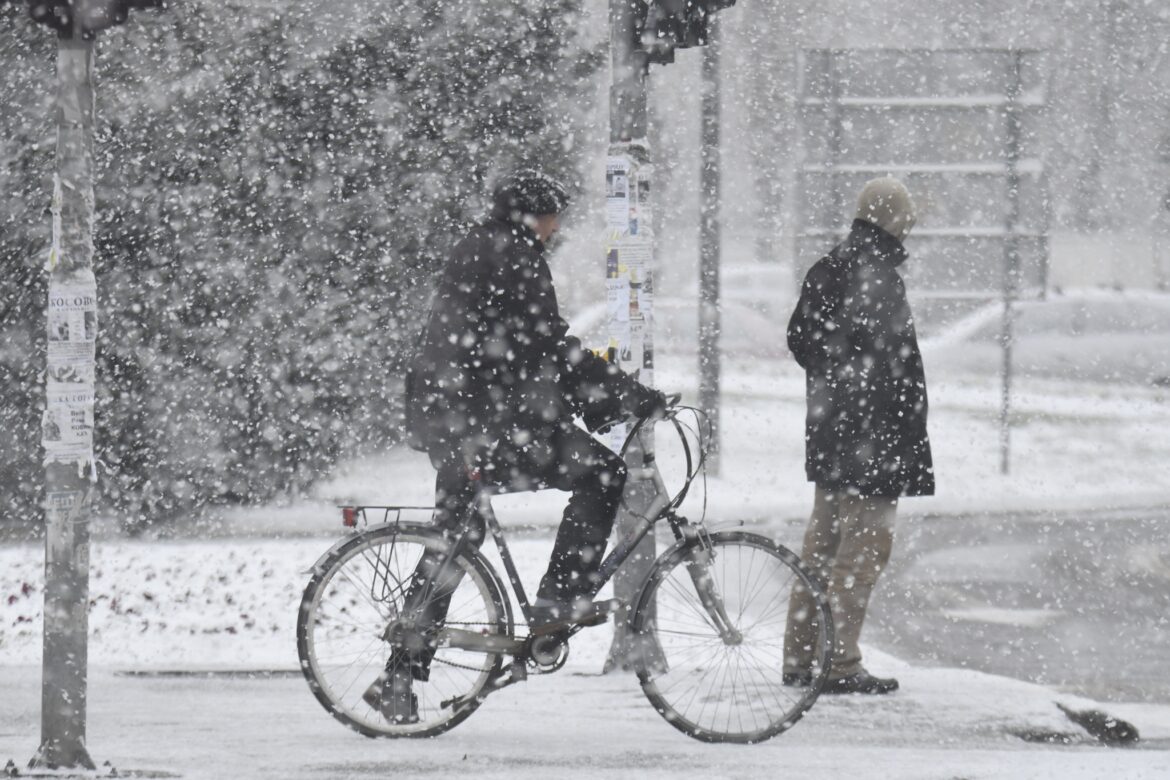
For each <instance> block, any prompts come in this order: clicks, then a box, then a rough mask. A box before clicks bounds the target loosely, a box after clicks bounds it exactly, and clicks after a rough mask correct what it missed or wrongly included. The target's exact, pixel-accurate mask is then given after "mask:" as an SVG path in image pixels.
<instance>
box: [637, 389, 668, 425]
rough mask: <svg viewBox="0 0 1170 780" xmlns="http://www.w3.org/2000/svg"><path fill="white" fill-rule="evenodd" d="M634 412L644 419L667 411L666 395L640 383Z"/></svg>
mask: <svg viewBox="0 0 1170 780" xmlns="http://www.w3.org/2000/svg"><path fill="white" fill-rule="evenodd" d="M637 394H638V397H637V401H636V402H635V404H634V414H635V415H636V416H638V417H641V418H642V419H643V420H644V419H646V418H648V417H653V416H655V415H659V414H663V413H665V412H666V396H665V395H663V394H662V393H660V392H659V391H657V390H655V389H654V388H652V387H646V386H645V385H638V390H637Z"/></svg>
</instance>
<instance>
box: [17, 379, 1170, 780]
mask: <svg viewBox="0 0 1170 780" xmlns="http://www.w3.org/2000/svg"><path fill="white" fill-rule="evenodd" d="M659 384H660V386H663V387H666V388H678V389H681V390H683V391H685V392H688V393H690V394H693V389H694V388H693V379H690V378H689V377H688V375H687V373H686V372H682V371H679V372H674V373H672V371H671V370H669V369H667V370H664V371H660V372H659ZM725 389H726V391H727V396H726V406H725V411H724V424H725V439H724V453H725V455H724V459H723V472H722V476H721V477H719V478H713V479H711V480H709V485H708V488H709V490H708V499H709V500H708V515H709V521H710V522H711V523H712V524H715V525H718V524H721V523H725V522H749V523H756V522H758V523H760V524H761V525H762V526H763V527H764V528H766V529H767V530H768V531H769V532H770V533H773V534H774V535H776V536H777V537H778V538H780V539H781V541H783V542H784V543H786V544H789V545H792V544H794V543H795V539H796V538H798V535H799V532H800V529H801V527H802V525H803V522H804V518H805V516H806V514H807V511H808V506H809V502H810V496H811V494H810V490H809V487H808V486H807V485H806V483H805V482H804V480H803V469H802V462H803V453H802V451H801V435H802V417H803V385H802V382H801V378H800V377H799V375H797V374H796V373H795V372H793V371H791V370H789V369H788V368H786V367H784V366H775V365H772V364H767V363H763V364H755V365H751V366H738V367H734V366H733V367H729V370H728V371H727V373H726V375H725ZM931 391H932V415H931V434H932V439H933V441H934V447H935V461H936V465H937V470H938V475H939V486H940V490H939V495H938V496H936V497H934V498H931V499H918V500H914V501H907V502H905V505H904V510H903V511H904V515H905V516H906V517H907V518H908V522H910V521H913V518H923V517H924V516H927V515H931V516H937V515H942V516H946V515H949V514H954V513H961V514H964V515H969V514H972V513H973V514H980V513H988V514H991V515H996V516H1001V515H1002V513H1007V512H1014V513H1017V514H1019V515H1020V516H1021V517H1024V518H1028V517H1032V516H1035V517H1036V518H1039V519H1043V518H1045V517H1047V516H1048V515H1049V514H1050V513H1051V512H1053V511H1056V510H1062V511H1066V512H1067V511H1073V512H1074V513H1075V511H1076V510H1078V509H1084V510H1092V511H1098V510H1102V509H1108V508H1112V509H1124V508H1126V507H1146V508H1151V507H1154V508H1158V507H1161V508H1165V507H1167V506H1170V472H1168V470H1167V469H1166V468H1165V464H1166V463H1168V462H1170V441H1167V439H1166V438H1165V436H1164V433H1163V432H1164V431H1165V430H1166V425H1167V423H1170V405H1168V404H1167V401H1166V400H1165V398H1164V397H1163V396H1161V395H1159V393H1158V391H1153V390H1140V389H1132V388H1131V389H1124V388H1118V387H1106V386H1092V385H1085V384H1083V383H1082V384H1077V385H1075V386H1070V385H1069V384H1068V383H1055V382H1054V383H1040V382H1027V383H1025V384H1024V385H1023V387H1022V388H1021V392H1020V393H1019V395H1018V396H1017V399H1016V405H1015V407H1014V408H1015V410H1016V412H1015V423H1016V426H1015V428H1014V430H1013V453H1014V456H1013V471H1012V473H1011V474H1010V475H1009V476H1003V475H1001V474H1000V473H999V460H998V451H997V444H998V428H997V423H996V404H997V401H998V388H997V387H996V386H995V384H994V383H993V382H991V381H989V380H979V379H957V380H954V381H946V380H942V381H936V382H935V383H934V384H932V387H931ZM660 449H661V450H663V452H662V455H663V460H664V462H665V466H664V468H665V470H666V471H667V472H668V473H669V472H670V471H671V468H672V467H673V466H675V465H677V457H678V452H677V450H673V451H672V449H671V446H670V444H669V440H668V439H667V437H665V436H662V437H660ZM431 480H432V473H431V471H430V469H429V466H428V465H427V463H426V461H425V459H424V458H422V457H421V456H419V455H417V454H415V453H410V452H406V451H399V450H396V451H392V452H390V453H388V454H386V455H384V456H379V457H375V458H368V459H361V460H356V461H353V462H350V463H347V464H345V465H344V466H343V467H342V468H340V469H339V470H338V472H337V473H336V474H335V475H334V477H333V478H332V479H331V480H329V481H328V482H326V483H325V484H323V485H322V486H321V488H320V489H319V491H318V493H317V495H316V496H314V497H313V498H311V499H309V500H305V501H300V502H296V503H294V504H292V505H289V506H279V507H277V506H274V507H267V508H263V509H259V510H256V509H253V510H247V511H236V512H230V513H224V514H223V515H222V516H220V517H219V518H217V519H216V520H215V521H214V522H212V523H209V524H204V525H199V526H192V527H189V528H186V529H184V532H183V533H180V534H177V535H175V536H174V537H173V538H151V539H139V540H126V539H121V538H118V537H117V536H116V535H114V534H111V533H109V532H108V530H107V531H106V532H101V531H100V529H99V533H98V535H97V538H96V540H95V542H94V543H93V547H92V563H91V586H90V591H91V598H92V609H91V618H90V627H91V634H92V640H91V650H90V663H91V668H92V669H93V676H92V683H91V691H90V695H91V698H90V720H89V723H90V730H89V734H90V738H89V744H90V747H91V750H92V752H93V754H94V756H95V757H96V758H97V759H98V760H99V762H100V761H102V760H106V759H109V760H111V761H112V762H113V763H114V764H115V765H117V766H118V767H119V768H121V769H123V770H131V769H138V770H141V769H155V770H164V771H168V772H175V773H179V774H182V775H183V776H184V777H216V778H218V777H229V776H232V777H249V778H250V777H281V778H286V777H287V778H295V777H306V778H315V777H322V778H334V777H337V778H341V777H373V776H381V775H389V774H394V775H395V776H403V777H413V776H431V777H447V776H455V775H462V774H473V775H475V776H479V777H509V778H516V777H521V778H523V777H548V776H555V777H569V776H580V777H592V776H596V775H598V774H601V773H604V774H606V775H607V776H615V777H667V776H672V777H677V776H688V777H689V776H694V777H700V776H701V777H743V776H775V775H776V774H782V773H785V772H792V773H794V774H798V775H799V776H800V777H802V778H818V777H839V776H841V775H843V774H846V773H850V774H856V772H857V771H858V767H864V772H863V774H864V776H866V777H898V778H903V777H907V778H940V777H966V778H976V777H980V778H983V777H986V778H1000V777H1020V778H1023V777H1027V778H1034V777H1053V778H1058V777H1059V778H1090V777H1093V778H1095V777H1127V778H1128V777H1150V778H1160V777H1167V778H1170V702H1165V701H1160V700H1154V701H1149V702H1146V703H1126V702H1116V701H1110V702H1109V703H1108V704H1106V705H1093V703H1092V702H1089V701H1087V700H1084V699H1077V698H1076V697H1072V696H1070V695H1068V694H1065V693H1057V692H1054V691H1053V690H1050V689H1048V688H1044V687H1042V686H1038V685H1034V684H1031V683H1027V682H1022V681H1018V680H1012V679H1008V678H1004V677H996V676H992V675H987V674H981V673H979V672H975V671H971V670H959V669H949V668H945V667H940V666H939V665H937V664H934V665H932V666H931V667H922V666H918V665H910V664H907V663H906V662H904V661H902V660H899V659H898V658H894V657H892V656H889V655H887V654H883V653H881V652H879V651H878V650H876V649H874V648H872V647H871V648H868V649H867V659H868V663H869V665H870V667H871V668H872V669H873V671H875V672H877V673H891V674H896V675H897V676H898V677H899V679H900V680H901V681H902V686H903V690H902V691H900V692H899V693H898V694H896V695H894V696H892V697H889V698H884V699H868V698H866V699H861V698H844V699H833V698H825V699H822V700H821V701H820V702H818V704H817V705H816V707H815V708H814V709H813V711H812V712H811V713H810V714H809V716H808V717H807V718H806V719H805V720H804V721H802V722H801V723H800V724H799V725H798V726H797V727H796V728H795V729H793V730H792V731H791V732H789V733H787V734H785V735H783V736H782V737H780V738H777V739H776V740H773V741H772V742H770V743H767V744H765V745H762V746H756V747H749V748H739V747H726V746H706V745H701V744H699V743H696V742H693V741H691V740H689V739H687V738H685V737H684V736H682V735H680V734H678V733H677V732H675V731H674V730H673V729H671V728H670V727H669V726H668V725H667V724H666V723H665V722H664V721H662V720H661V719H660V718H659V717H658V716H657V715H656V714H655V713H654V711H653V709H652V708H651V707H650V706H649V705H648V703H646V701H645V700H644V698H643V697H642V695H641V693H640V691H639V690H638V687H637V683H636V680H635V679H634V678H633V677H632V676H631V675H627V674H618V675H610V676H605V677H601V676H598V675H597V672H598V670H599V669H600V668H601V665H602V659H603V657H604V653H605V651H606V649H607V647H608V643H609V642H608V632H609V629H608V628H599V629H593V630H591V631H590V632H586V633H585V634H582V635H581V636H580V637H578V638H576V639H575V640H574V644H573V656H572V658H571V659H570V663H569V665H568V667H567V668H566V669H564V670H563V671H562V672H561V673H559V674H557V675H553V676H551V677H547V678H537V679H534V680H531V681H530V682H528V683H526V684H525V685H522V686H517V687H514V688H511V689H509V690H506V691H502V692H500V693H498V694H496V695H494V696H493V697H492V698H491V699H490V700H489V701H488V702H487V704H486V705H485V706H484V708H483V710H482V711H481V712H479V713H477V714H476V715H475V716H473V717H472V718H471V720H470V721H468V722H467V723H466V724H464V725H462V726H461V727H459V728H458V729H456V730H455V731H454V732H452V733H450V734H447V735H444V736H443V737H441V738H440V739H438V740H436V741H424V742H410V743H403V742H396V743H389V742H371V741H368V740H365V739H362V738H360V737H358V736H357V735H355V734H352V733H350V732H348V731H347V730H345V729H344V728H343V727H342V726H340V725H338V724H337V723H335V722H334V721H333V720H332V719H330V718H329V716H328V715H327V714H326V713H325V712H324V711H323V710H321V708H320V707H319V705H318V704H317V703H316V701H315V700H314V699H313V698H312V696H311V695H310V693H309V691H308V689H307V687H306V686H305V684H304V682H303V680H301V679H300V677H299V673H297V672H296V655H295V647H294V642H293V626H294V623H295V617H296V605H297V602H298V600H299V597H300V590H301V588H302V587H303V585H304V582H305V580H306V576H305V571H306V570H307V569H308V568H309V567H310V566H311V565H312V563H313V561H314V560H315V559H316V558H317V557H318V556H319V555H320V554H321V553H323V552H324V551H325V550H326V549H327V548H328V546H329V545H330V544H331V543H332V538H331V537H335V536H338V535H340V534H341V533H342V531H343V529H342V528H341V526H340V521H339V515H338V513H337V511H336V510H335V509H333V508H332V507H331V505H332V504H333V503H334V502H337V501H345V502H354V501H360V502H377V501H383V502H395V503H405V504H414V503H422V504H425V503H428V501H429V499H430V489H431ZM563 501H564V495H563V494H560V493H556V492H544V493H538V494H522V495H516V496H507V497H503V498H501V499H499V501H498V503H497V508H498V510H499V513H500V515H501V517H502V519H503V520H504V521H505V523H506V524H508V525H510V526H512V527H513V529H514V534H515V536H514V546H513V552H514V554H516V555H517V558H518V563H519V565H520V567H521V570H522V571H523V572H525V573H526V575H527V576H528V577H529V579H530V580H532V581H534V580H535V579H536V578H537V576H539V573H540V572H541V571H542V569H543V564H544V561H545V560H546V559H547V555H548V552H549V549H550V548H551V543H552V540H551V533H550V529H551V527H552V526H553V525H554V524H555V523H556V522H557V521H558V519H559V513H560V507H561V505H562V503H563ZM684 511H687V512H689V513H691V514H695V515H697V514H698V513H699V512H700V511H701V507H700V497H698V496H696V498H695V499H694V500H693V501H691V502H690V506H689V507H688V508H686V509H685V510H684ZM1033 513H1034V514H1033ZM42 554H43V553H42V550H41V548H40V546H39V545H34V544H23V545H7V546H2V547H0V692H2V693H0V762H2V761H4V760H7V759H8V758H13V759H15V760H16V761H17V763H18V764H20V763H22V762H23V761H25V760H27V758H28V757H30V756H31V755H32V753H33V751H34V750H35V747H36V740H37V734H38V731H39V728H38V718H39V680H38V678H39V674H38V668H37V667H38V664H39V657H40V631H41V609H42V599H43V590H42V578H43V573H42V568H43V564H42ZM936 557H937V556H936ZM993 557H994V556H993ZM1000 557H1002V558H1003V560H1004V561H1006V563H1004V564H1003V565H1010V562H1011V560H1012V557H1011V556H1010V555H1007V556H1006V557H1005V556H1000ZM924 560H925V559H924ZM930 560H934V559H933V558H932V559H930ZM927 562H929V561H927ZM936 563H937V561H936ZM1001 574H1002V572H1001ZM911 579H913V578H911ZM908 581H910V580H908ZM530 584H534V583H532V582H530ZM947 608H948V609H950V607H947ZM972 608H973V607H970V606H969V605H968V606H967V607H963V609H967V612H964V613H962V614H959V615H958V616H957V617H956V616H955V615H951V616H950V617H951V618H953V619H956V620H965V621H972V620H975V621H983V622H987V623H989V624H996V621H997V620H1001V622H1002V619H1004V618H1003V615H1004V614H1006V613H1004V611H1003V609H1001V610H1000V611H999V612H994V613H992V612H986V610H985V612H979V613H978V614H973V613H970V609H972ZM988 608H991V607H988ZM1005 609H1006V608H1005ZM953 611H954V610H953V609H952V612H953ZM1048 619H1049V617H1048V615H1046V614H1045V613H1044V612H1043V611H1042V610H1034V611H1032V612H1028V613H1027V614H1026V615H1019V614H1015V613H1012V614H1011V620H1012V621H1015V624H1016V625H1021V623H1020V621H1021V620H1023V621H1024V622H1025V623H1027V624H1028V626H1029V627H1030V628H1032V629H1035V628H1037V627H1041V628H1042V626H1043V624H1044V621H1045V620H1048ZM1028 621H1031V622H1030V623H1028ZM258 670H262V671H264V672H271V671H275V672H277V673H276V674H262V675H260V676H256V675H255V674H254V673H255V672H257V671H258ZM239 671H244V672H249V673H251V674H246V675H243V676H240V675H238V674H234V672H239ZM191 673H195V674H194V676H192V674H191ZM176 674H177V675H178V676H175V675H176ZM1056 701H1061V702H1064V703H1065V704H1067V705H1071V706H1073V707H1091V706H1102V707H1103V708H1104V709H1106V710H1107V711H1108V712H1109V713H1111V714H1113V715H1116V716H1119V717H1123V718H1127V719H1129V720H1130V721H1132V722H1133V723H1134V724H1135V725H1136V726H1137V728H1138V729H1139V731H1140V732H1141V735H1142V742H1141V743H1140V746H1139V747H1138V748H1135V749H1124V750H1121V749H1105V748H1103V747H1099V746H1097V745H1096V744H1095V743H1093V742H1092V741H1091V740H1090V738H1089V737H1088V736H1087V734H1086V733H1085V732H1084V731H1083V730H1081V729H1080V728H1079V727H1077V726H1075V725H1073V724H1072V723H1071V722H1069V721H1068V720H1067V718H1065V716H1064V715H1062V714H1061V713H1060V711H1059V710H1058V709H1057V708H1056V706H1055V704H1054V702H1056ZM1045 734H1050V735H1063V736H1064V737H1065V738H1066V739H1067V740H1069V741H1070V742H1071V744H1062V745H1054V744H1045V743H1034V742H1029V741H1027V740H1026V739H1024V738H1023V736H1021V735H1033V736H1036V735H1045Z"/></svg>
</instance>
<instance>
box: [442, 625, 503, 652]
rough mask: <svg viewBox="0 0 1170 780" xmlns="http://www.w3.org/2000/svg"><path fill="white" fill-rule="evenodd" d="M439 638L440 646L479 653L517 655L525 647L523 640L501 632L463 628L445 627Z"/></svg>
mask: <svg viewBox="0 0 1170 780" xmlns="http://www.w3.org/2000/svg"><path fill="white" fill-rule="evenodd" d="M438 640H439V641H438V645H439V647H453V648H455V649H457V650H471V651H472V652H477V653H504V654H507V655H517V654H519V653H520V652H521V651H522V650H523V649H524V642H523V641H522V640H519V639H514V638H513V637H510V636H502V635H500V634H481V633H480V632H478V631H467V630H465V629H462V628H444V629H443V630H442V631H440V632H439V636H438Z"/></svg>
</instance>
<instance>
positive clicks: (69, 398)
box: [25, 0, 163, 770]
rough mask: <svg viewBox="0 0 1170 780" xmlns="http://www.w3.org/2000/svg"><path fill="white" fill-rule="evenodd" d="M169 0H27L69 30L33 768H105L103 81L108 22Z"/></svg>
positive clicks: (60, 97) (61, 108)
mask: <svg viewBox="0 0 1170 780" xmlns="http://www.w3.org/2000/svg"><path fill="white" fill-rule="evenodd" d="M162 4H163V0H25V5H26V6H27V7H28V13H29V16H30V17H31V18H32V20H33V21H34V22H37V23H39V24H43V25H45V26H46V27H48V28H49V29H51V30H53V31H54V32H55V33H56V34H57V150H56V173H55V176H54V182H53V248H52V250H51V251H50V252H49V262H48V269H47V270H48V272H49V299H48V305H47V308H46V315H47V316H46V321H47V329H48V340H47V344H48V348H47V355H46V364H47V365H46V371H45V377H46V378H45V410H44V413H43V415H42V417H41V445H42V447H43V448H44V464H45V502H44V508H45V620H44V650H43V655H42V661H41V667H42V672H41V744H40V747H39V748H38V749H37V753H36V755H35V756H33V759H32V761H30V762H29V768H30V769H50V770H56V769H94V768H95V767H94V763H93V759H92V758H90V756H89V751H88V750H87V749H86V746H85V723H86V696H87V687H88V675H89V644H88V643H89V512H90V508H91V507H92V505H93V497H94V494H95V492H96V490H97V465H96V460H95V459H94V454H93V431H94V396H95V392H96V365H97V364H96V354H97V330H98V321H97V279H96V278H95V277H94V273H93V221H94V191H93V181H94V138H93V136H94V113H95V112H94V91H93V74H94V60H95V56H96V53H95V49H96V44H95V43H94V39H95V38H96V36H97V34H98V32H100V31H102V30H106V29H109V28H110V27H116V26H118V25H121V24H124V23H125V22H126V20H127V18H128V17H129V14H130V11H131V9H139V8H159V7H161V6H162Z"/></svg>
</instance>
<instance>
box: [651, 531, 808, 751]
mask: <svg viewBox="0 0 1170 780" xmlns="http://www.w3.org/2000/svg"><path fill="white" fill-rule="evenodd" d="M785 555H787V553H783V552H782V551H781V550H779V549H777V547H776V546H775V545H774V543H772V542H770V541H768V540H767V539H764V538H762V537H759V536H755V535H753V534H749V533H740V532H721V533H719V534H714V535H712V557H711V559H710V561H709V562H708V564H707V572H706V576H707V577H709V578H710V579H709V580H705V579H699V578H698V577H697V576H695V577H692V576H691V574H692V573H691V571H690V570H689V569H688V563H689V562H688V560H687V559H686V554H685V553H683V554H679V555H678V556H677V557H676V558H674V559H673V560H672V561H671V562H670V564H668V565H670V566H671V567H672V568H671V569H670V570H669V571H667V572H665V573H661V572H660V573H658V574H657V578H658V579H657V587H656V589H655V591H654V592H653V593H652V597H653V599H654V601H653V603H654V604H655V611H656V616H655V618H654V619H652V620H650V621H649V622H648V623H646V624H645V625H644V630H645V631H648V632H650V633H651V634H652V635H653V636H655V637H656V640H657V642H658V647H659V650H660V652H661V653H662V655H663V660H664V661H665V665H664V666H663V669H662V670H661V671H658V670H656V669H655V668H654V667H653V666H651V665H648V666H647V667H646V668H643V669H641V670H640V671H639V675H640V677H641V678H642V681H643V687H644V688H646V692H647V695H648V696H649V697H650V698H651V700H652V701H654V702H655V703H656V706H658V707H659V709H660V710H662V711H663V712H664V714H665V715H666V717H667V719H668V720H669V721H670V722H671V723H672V724H674V725H676V726H678V727H679V728H680V729H682V730H683V731H685V732H686V733H688V734H691V735H692V736H698V737H700V738H702V739H707V740H712V741H724V740H731V741H736V742H754V741H758V740H761V739H767V738H768V737H771V736H773V735H775V734H776V733H778V732H780V731H783V730H784V729H786V728H788V727H789V726H791V725H792V724H793V723H795V722H796V721H797V720H798V719H799V718H800V716H801V715H802V714H803V713H804V712H805V711H806V710H807V709H808V707H809V706H810V705H811V703H812V702H813V701H814V700H815V698H816V693H815V692H812V691H810V689H808V688H804V689H792V688H789V687H788V686H784V685H783V680H782V677H783V664H784V649H783V648H784V636H785V631H786V630H787V613H786V608H787V605H788V603H789V602H790V600H791V598H792V596H791V594H792V592H793V589H794V588H795V587H798V586H802V585H804V584H805V582H806V580H805V579H804V577H803V575H802V574H801V573H800V570H799V569H798V568H796V566H797V564H795V563H794V562H793V561H792V560H790V559H788V558H786V557H785ZM696 579H698V580H699V582H701V583H702V584H701V585H700V584H698V583H697V582H696ZM688 582H689V583H690V585H688V584H687V583H688ZM814 587H815V586H814ZM699 588H703V589H706V588H709V589H710V596H711V597H712V598H715V599H718V600H719V601H721V602H722V606H721V607H720V609H721V610H724V611H725V612H726V614H727V618H728V619H729V620H731V621H732V624H733V627H734V628H735V629H736V633H735V634H734V637H735V639H734V640H733V639H732V638H731V637H725V636H724V635H722V634H721V633H720V632H719V631H718V630H717V629H716V628H715V625H716V624H715V623H714V620H713V618H712V616H711V615H709V614H708V611H707V608H706V607H705V606H703V605H702V604H701V601H700V598H699V595H698V594H699ZM814 593H815V591H814ZM706 595H707V594H706V593H704V597H706ZM645 603H650V602H649V601H647V602H645ZM642 608H644V607H640V609H642ZM818 616H819V612H818ZM721 619H722V618H721ZM725 639H726V640H727V641H726V642H725V641H724V640H725ZM815 641H817V642H818V643H819V647H818V648H817V650H816V652H817V656H818V659H819V658H820V657H821V656H822V655H823V654H824V653H825V652H827V651H828V649H829V648H827V647H826V636H825V634H824V632H823V631H822V632H819V633H818V634H817V636H816V640H815Z"/></svg>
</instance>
